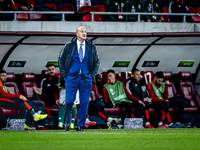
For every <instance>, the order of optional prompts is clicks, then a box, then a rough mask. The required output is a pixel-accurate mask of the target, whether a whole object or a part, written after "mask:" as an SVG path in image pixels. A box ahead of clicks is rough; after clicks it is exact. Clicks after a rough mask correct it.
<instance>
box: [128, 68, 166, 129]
mask: <svg viewBox="0 0 200 150" xmlns="http://www.w3.org/2000/svg"><path fill="white" fill-rule="evenodd" d="M126 88H127V90H128V91H129V93H130V94H132V95H133V96H135V97H136V98H138V99H139V100H141V101H143V102H144V103H145V107H144V106H143V105H138V103H135V102H133V107H134V108H136V111H135V113H136V114H138V115H139V116H138V117H141V113H142V111H143V109H144V113H145V121H146V122H145V128H153V127H152V126H151V125H150V122H149V120H150V117H149V107H150V104H151V103H152V99H151V98H150V97H149V95H148V92H147V90H146V84H145V82H144V81H142V80H140V71H139V70H138V69H134V70H133V71H132V77H131V78H129V79H128V80H127V81H126ZM161 113H162V111H161Z"/></svg>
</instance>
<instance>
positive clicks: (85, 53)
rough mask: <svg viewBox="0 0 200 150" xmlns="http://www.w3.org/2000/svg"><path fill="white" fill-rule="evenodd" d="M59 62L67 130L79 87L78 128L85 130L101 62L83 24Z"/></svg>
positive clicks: (66, 46)
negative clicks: (93, 83) (64, 95)
mask: <svg viewBox="0 0 200 150" xmlns="http://www.w3.org/2000/svg"><path fill="white" fill-rule="evenodd" d="M58 62H59V69H60V72H61V79H62V78H65V86H66V102H65V104H66V105H65V106H66V131H68V130H69V129H70V122H71V109H72V105H73V104H74V101H75V98H76V92H77V90H78V89H79V93H80V111H79V118H78V123H77V129H76V130H77V131H83V127H84V125H85V120H86V118H87V111H88V103H89V97H90V90H91V86H92V81H94V82H95V76H96V74H97V71H98V68H99V64H100V62H99V57H98V54H97V50H96V47H95V45H94V44H92V42H91V41H90V40H88V39H87V32H86V29H85V28H84V27H83V26H81V27H79V28H77V30H76V37H75V38H73V39H72V40H71V42H69V43H67V44H66V45H65V46H64V48H63V49H62V51H61V54H60V57H59V60H58Z"/></svg>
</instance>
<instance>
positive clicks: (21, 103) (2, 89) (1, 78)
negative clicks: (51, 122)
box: [0, 70, 47, 128]
mask: <svg viewBox="0 0 200 150" xmlns="http://www.w3.org/2000/svg"><path fill="white" fill-rule="evenodd" d="M6 79H7V73H6V71H4V70H1V71H0V95H1V97H0V107H3V108H7V109H14V110H19V111H20V117H21V119H26V109H27V110H28V111H29V112H30V114H31V115H32V116H33V119H34V121H39V120H41V119H44V118H46V117H47V114H37V113H36V112H35V111H34V109H33V108H32V107H31V106H30V105H29V104H28V103H27V102H26V100H27V99H26V97H24V96H23V95H19V94H11V93H10V92H9V90H8V89H7V87H6V86H4V85H3V83H4V82H6ZM25 128H28V126H25Z"/></svg>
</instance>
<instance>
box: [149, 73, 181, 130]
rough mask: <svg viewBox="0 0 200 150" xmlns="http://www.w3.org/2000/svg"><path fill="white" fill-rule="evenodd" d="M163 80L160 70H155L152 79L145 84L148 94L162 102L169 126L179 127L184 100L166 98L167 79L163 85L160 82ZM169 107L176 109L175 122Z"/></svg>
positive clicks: (154, 99)
mask: <svg viewBox="0 0 200 150" xmlns="http://www.w3.org/2000/svg"><path fill="white" fill-rule="evenodd" d="M163 80H164V74H163V73H162V72H156V73H155V76H154V79H153V81H151V82H150V83H149V84H147V89H148V92H149V95H150V96H151V97H152V98H153V101H159V102H162V103H163V106H164V112H165V114H166V117H167V121H168V123H169V127H170V128H181V125H180V120H181V117H182V115H183V112H184V107H185V106H184V105H185V104H184V102H183V101H182V100H172V99H170V100H169V99H168V95H169V94H168V86H169V81H168V80H167V81H166V84H165V85H164V84H163V83H162V82H163ZM169 107H172V108H175V109H176V120H175V122H176V124H173V123H172V121H171V117H170V113H169Z"/></svg>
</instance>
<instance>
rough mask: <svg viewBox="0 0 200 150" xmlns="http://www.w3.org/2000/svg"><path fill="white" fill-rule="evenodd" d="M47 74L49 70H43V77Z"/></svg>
mask: <svg viewBox="0 0 200 150" xmlns="http://www.w3.org/2000/svg"><path fill="white" fill-rule="evenodd" d="M46 74H47V70H42V71H41V79H43V78H44V76H45V75H46Z"/></svg>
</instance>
